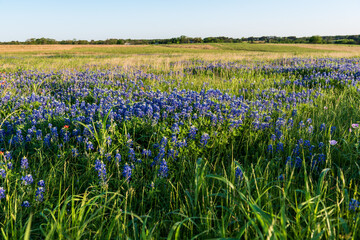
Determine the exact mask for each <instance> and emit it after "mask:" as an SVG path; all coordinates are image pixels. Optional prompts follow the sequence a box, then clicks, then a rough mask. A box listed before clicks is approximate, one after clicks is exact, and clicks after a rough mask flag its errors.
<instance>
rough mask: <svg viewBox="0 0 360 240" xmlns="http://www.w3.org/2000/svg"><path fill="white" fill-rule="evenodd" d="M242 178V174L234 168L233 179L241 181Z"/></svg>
mask: <svg viewBox="0 0 360 240" xmlns="http://www.w3.org/2000/svg"><path fill="white" fill-rule="evenodd" d="M243 177H244V173H243V172H242V171H241V169H240V168H239V167H236V168H235V179H236V180H242V179H243Z"/></svg>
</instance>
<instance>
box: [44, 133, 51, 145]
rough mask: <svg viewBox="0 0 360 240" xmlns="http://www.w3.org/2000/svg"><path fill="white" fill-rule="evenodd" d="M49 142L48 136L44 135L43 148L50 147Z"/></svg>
mask: <svg viewBox="0 0 360 240" xmlns="http://www.w3.org/2000/svg"><path fill="white" fill-rule="evenodd" d="M50 140H51V136H50V134H46V136H45V137H44V144H45V146H47V147H49V146H50V144H51V143H50Z"/></svg>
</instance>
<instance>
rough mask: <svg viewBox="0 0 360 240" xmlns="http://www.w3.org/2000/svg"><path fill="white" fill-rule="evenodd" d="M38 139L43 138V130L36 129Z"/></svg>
mask: <svg viewBox="0 0 360 240" xmlns="http://www.w3.org/2000/svg"><path fill="white" fill-rule="evenodd" d="M36 139H37V140H42V132H41V130H40V129H39V130H37V131H36Z"/></svg>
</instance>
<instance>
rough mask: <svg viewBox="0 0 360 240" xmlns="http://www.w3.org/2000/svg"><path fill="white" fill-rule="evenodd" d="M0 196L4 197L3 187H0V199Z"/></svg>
mask: <svg viewBox="0 0 360 240" xmlns="http://www.w3.org/2000/svg"><path fill="white" fill-rule="evenodd" d="M2 198H5V189H4V188H3V187H0V200H1V199H2Z"/></svg>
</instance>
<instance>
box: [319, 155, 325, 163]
mask: <svg viewBox="0 0 360 240" xmlns="http://www.w3.org/2000/svg"><path fill="white" fill-rule="evenodd" d="M325 159H326V156H325V154H323V153H321V154H319V156H318V161H319V162H324V161H325Z"/></svg>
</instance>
